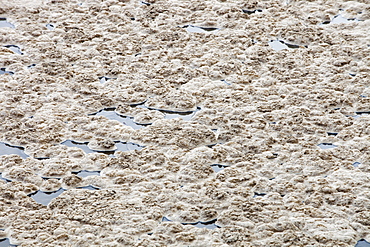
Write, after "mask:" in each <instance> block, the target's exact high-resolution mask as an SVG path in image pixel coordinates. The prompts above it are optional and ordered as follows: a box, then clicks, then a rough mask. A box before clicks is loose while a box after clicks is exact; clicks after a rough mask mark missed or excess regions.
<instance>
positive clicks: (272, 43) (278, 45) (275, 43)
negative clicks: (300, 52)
mask: <svg viewBox="0 0 370 247" xmlns="http://www.w3.org/2000/svg"><path fill="white" fill-rule="evenodd" d="M269 45H270V46H271V47H272V49H274V50H275V51H281V50H284V49H289V48H288V46H287V45H285V44H284V43H283V42H281V41H279V40H271V41H270V42H269Z"/></svg>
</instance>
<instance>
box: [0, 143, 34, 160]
mask: <svg viewBox="0 0 370 247" xmlns="http://www.w3.org/2000/svg"><path fill="white" fill-rule="evenodd" d="M9 154H17V155H19V156H21V157H22V158H23V159H26V158H27V157H29V156H28V155H27V154H26V153H25V152H24V148H23V147H18V146H12V145H9V144H7V143H4V142H0V155H9Z"/></svg>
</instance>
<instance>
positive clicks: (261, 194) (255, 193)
mask: <svg viewBox="0 0 370 247" xmlns="http://www.w3.org/2000/svg"><path fill="white" fill-rule="evenodd" d="M265 195H267V194H266V193H257V192H254V196H253V198H256V197H258V196H265Z"/></svg>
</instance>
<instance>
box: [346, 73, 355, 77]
mask: <svg viewBox="0 0 370 247" xmlns="http://www.w3.org/2000/svg"><path fill="white" fill-rule="evenodd" d="M348 74H349V75H350V76H352V77H354V76H356V74H353V73H348Z"/></svg>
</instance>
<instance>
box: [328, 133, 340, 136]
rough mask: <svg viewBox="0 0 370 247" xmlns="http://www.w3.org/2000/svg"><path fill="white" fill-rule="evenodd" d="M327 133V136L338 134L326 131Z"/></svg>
mask: <svg viewBox="0 0 370 247" xmlns="http://www.w3.org/2000/svg"><path fill="white" fill-rule="evenodd" d="M326 133H327V134H328V136H336V135H338V133H337V132H326Z"/></svg>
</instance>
